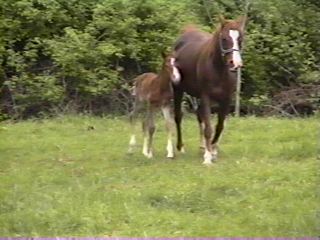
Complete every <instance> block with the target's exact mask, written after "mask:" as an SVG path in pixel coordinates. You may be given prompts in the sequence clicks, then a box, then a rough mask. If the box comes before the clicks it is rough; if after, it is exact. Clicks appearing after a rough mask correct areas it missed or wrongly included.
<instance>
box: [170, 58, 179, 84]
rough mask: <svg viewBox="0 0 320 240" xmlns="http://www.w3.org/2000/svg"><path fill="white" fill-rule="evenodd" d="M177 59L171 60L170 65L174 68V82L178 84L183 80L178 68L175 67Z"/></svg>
mask: <svg viewBox="0 0 320 240" xmlns="http://www.w3.org/2000/svg"><path fill="white" fill-rule="evenodd" d="M175 62H176V59H175V58H170V65H171V66H172V79H171V80H172V82H173V83H174V84H178V83H179V82H180V80H181V75H180V72H179V70H178V68H177V67H176V66H175Z"/></svg>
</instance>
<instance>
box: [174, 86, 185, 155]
mask: <svg viewBox="0 0 320 240" xmlns="http://www.w3.org/2000/svg"><path fill="white" fill-rule="evenodd" d="M182 97H183V92H182V91H181V90H179V89H174V120H175V122H176V128H177V149H178V150H179V151H180V152H184V148H183V142H182V136H181V120H182V115H183V114H182V110H181V102H182Z"/></svg>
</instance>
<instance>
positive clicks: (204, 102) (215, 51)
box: [173, 17, 246, 164]
mask: <svg viewBox="0 0 320 240" xmlns="http://www.w3.org/2000/svg"><path fill="white" fill-rule="evenodd" d="M220 22H221V23H220V26H219V27H218V29H217V30H216V32H214V33H213V34H209V33H206V32H202V31H200V30H198V29H197V28H195V27H189V28H186V29H185V31H184V32H183V33H182V35H181V36H180V38H178V40H177V41H176V44H175V45H174V54H175V66H176V67H177V68H178V70H179V73H180V74H181V81H180V82H179V83H178V84H173V88H174V113H175V121H176V127H177V138H178V139H177V148H178V150H179V151H184V149H183V142H182V137H181V120H182V111H181V101H182V97H183V93H184V92H186V93H188V94H189V95H191V96H193V97H196V98H198V99H200V106H199V108H198V110H197V118H198V121H199V127H200V137H201V140H202V141H203V143H204V148H205V153H204V156H203V158H204V162H203V163H204V164H211V163H212V160H214V159H215V158H216V157H217V144H218V140H219V137H220V135H221V133H222V131H223V127H224V121H225V118H226V115H227V114H228V112H229V105H230V102H231V99H232V94H233V92H234V90H235V86H236V70H237V68H239V67H241V66H242V59H241V54H240V50H241V43H242V38H243V34H244V26H245V22H246V18H245V17H241V18H239V19H237V20H225V19H224V18H222V17H220ZM212 102H216V103H217V104H218V111H217V114H218V122H217V125H216V129H215V134H214V136H213V131H212V127H211V124H210V113H211V111H210V107H211V103H212ZM212 136H213V138H212Z"/></svg>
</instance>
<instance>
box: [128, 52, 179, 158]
mask: <svg viewBox="0 0 320 240" xmlns="http://www.w3.org/2000/svg"><path fill="white" fill-rule="evenodd" d="M174 61H175V59H174V58H173V57H172V56H171V55H169V56H164V55H163V64H162V68H161V70H160V71H159V73H158V74H155V73H151V72H150V73H144V74H141V75H139V76H138V77H136V78H135V79H134V82H135V85H134V90H133V95H134V97H135V102H134V107H133V111H132V112H131V113H130V123H131V127H132V131H133V133H132V135H131V139H130V143H129V152H133V149H134V147H135V145H136V136H135V125H136V118H137V114H138V112H139V111H141V110H142V109H143V108H144V110H145V111H144V119H143V121H142V129H143V149H142V153H143V155H145V156H146V157H147V158H152V157H153V153H152V140H153V134H154V132H155V123H154V114H155V112H156V111H157V110H159V109H161V110H162V113H163V116H164V119H165V121H166V129H167V132H168V143H167V157H168V158H173V157H174V145H173V140H172V135H173V133H174V127H175V123H174V119H173V116H172V107H171V102H172V99H173V89H172V85H171V81H173V82H175V83H177V82H179V80H180V76H179V72H178V71H177V69H176V68H175V66H174V64H175V63H174Z"/></svg>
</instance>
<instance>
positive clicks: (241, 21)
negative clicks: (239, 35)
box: [236, 16, 248, 32]
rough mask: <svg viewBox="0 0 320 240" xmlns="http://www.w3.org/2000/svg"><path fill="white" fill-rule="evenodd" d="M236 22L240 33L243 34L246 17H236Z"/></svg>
mask: <svg viewBox="0 0 320 240" xmlns="http://www.w3.org/2000/svg"><path fill="white" fill-rule="evenodd" d="M236 21H237V22H238V23H239V26H240V29H241V31H242V32H244V30H245V28H246V24H247V21H248V17H247V16H240V17H238V19H237V20H236Z"/></svg>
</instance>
